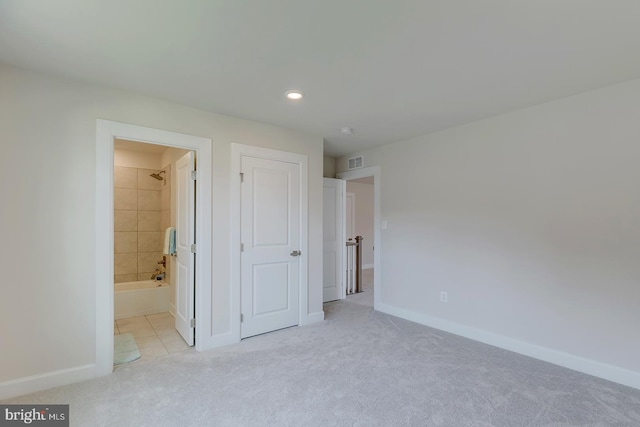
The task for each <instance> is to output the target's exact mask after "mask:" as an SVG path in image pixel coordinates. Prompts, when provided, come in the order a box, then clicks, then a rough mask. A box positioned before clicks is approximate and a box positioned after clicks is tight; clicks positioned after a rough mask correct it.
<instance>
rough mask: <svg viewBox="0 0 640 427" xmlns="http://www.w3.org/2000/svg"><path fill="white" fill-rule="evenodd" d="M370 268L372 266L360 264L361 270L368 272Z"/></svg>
mask: <svg viewBox="0 0 640 427" xmlns="http://www.w3.org/2000/svg"><path fill="white" fill-rule="evenodd" d="M370 268H373V264H362V269H363V270H369V269H370Z"/></svg>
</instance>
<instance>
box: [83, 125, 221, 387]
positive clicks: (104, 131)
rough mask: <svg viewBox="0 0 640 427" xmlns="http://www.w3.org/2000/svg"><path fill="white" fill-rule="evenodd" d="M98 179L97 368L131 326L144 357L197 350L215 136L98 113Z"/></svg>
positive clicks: (105, 369)
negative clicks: (147, 125)
mask: <svg viewBox="0 0 640 427" xmlns="http://www.w3.org/2000/svg"><path fill="white" fill-rule="evenodd" d="M196 160H197V162H198V164H197V170H196ZM96 187H97V188H96V189H97V192H96V194H97V200H96V225H97V226H96V353H97V363H96V371H97V373H98V375H100V374H102V375H105V374H108V373H110V372H111V371H112V370H113V363H114V341H118V342H119V341H120V340H117V339H116V338H117V337H118V336H119V335H124V334H131V336H132V337H133V339H134V343H135V345H134V347H137V348H138V350H140V353H142V356H143V358H145V354H146V356H147V358H153V357H158V356H162V355H164V354H168V353H172V352H176V351H182V350H184V349H188V348H189V347H191V346H193V345H194V344H195V347H196V350H198V349H201V347H202V345H203V342H205V344H206V338H207V337H206V334H203V333H202V332H203V331H204V329H205V328H202V331H199V330H198V329H196V328H195V325H196V322H195V320H196V316H195V315H196V313H198V320H201V319H202V320H203V325H206V324H207V319H208V318H210V317H211V313H210V310H209V311H207V310H206V309H200V310H198V307H201V306H202V307H206V304H205V303H204V302H203V299H205V300H204V301H206V296H207V295H210V292H211V289H210V286H211V271H210V268H209V269H208V268H206V266H207V265H208V266H210V263H211V140H210V139H208V138H201V137H196V136H190V135H184V134H178V133H174V132H168V131H162V130H158V129H151V128H145V127H141V126H135V125H129V124H124V123H118V122H111V121H106V120H98V121H97V140H96ZM196 200H197V204H196V203H195V202H196ZM174 230H175V231H174ZM200 337H202V339H200ZM124 347H125V349H126V347H129V345H128V344H127V343H125V345H124ZM128 357H129V358H131V356H130V355H129V356H128ZM133 357H135V355H134V356H133ZM125 359H126V358H125Z"/></svg>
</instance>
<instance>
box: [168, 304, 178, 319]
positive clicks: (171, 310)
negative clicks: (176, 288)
mask: <svg viewBox="0 0 640 427" xmlns="http://www.w3.org/2000/svg"><path fill="white" fill-rule="evenodd" d="M169 314H171V315H172V316H173V317H174V318H175V317H176V305H175V304H174V303H172V302H170V303H169Z"/></svg>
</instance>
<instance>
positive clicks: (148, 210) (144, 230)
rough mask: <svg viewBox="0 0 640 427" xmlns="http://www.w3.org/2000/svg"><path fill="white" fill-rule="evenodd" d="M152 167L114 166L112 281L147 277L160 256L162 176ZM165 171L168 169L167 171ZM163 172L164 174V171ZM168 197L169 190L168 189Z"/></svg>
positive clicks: (163, 207)
mask: <svg viewBox="0 0 640 427" xmlns="http://www.w3.org/2000/svg"><path fill="white" fill-rule="evenodd" d="M157 172H158V171H157V170H154V169H141V168H133V167H124V166H115V167H114V233H115V234H114V281H115V283H121V282H130V281H136V280H149V279H150V278H151V275H152V274H153V272H154V271H155V269H156V268H159V267H161V266H159V265H158V261H160V260H162V246H163V244H164V229H165V228H166V227H164V224H163V214H164V210H165V209H168V208H169V205H167V206H166V207H165V206H163V204H162V201H163V200H164V197H163V192H167V191H169V192H170V191H171V190H170V186H169V185H166V183H167V182H168V180H167V179H165V180H162V181H160V180H157V179H155V178H152V177H151V176H150V175H151V174H152V173H157ZM167 173H168V171H167ZM165 175H166V174H165ZM169 198H170V193H169Z"/></svg>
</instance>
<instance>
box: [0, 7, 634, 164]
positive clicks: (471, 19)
mask: <svg viewBox="0 0 640 427" xmlns="http://www.w3.org/2000/svg"><path fill="white" fill-rule="evenodd" d="M0 61H2V62H7V63H10V64H14V65H18V66H21V67H26V68H30V69H36V70H42V71H45V72H50V73H55V74H60V75H65V76H70V77H73V78H78V79H82V80H85V81H90V82H96V83H99V84H103V85H107V86H111V87H118V88H123V89H128V90H133V91H137V92H142V93H145V94H149V95H153V96H157V97H160V98H164V99H168V100H172V101H175V102H179V103H183V104H187V105H191V106H194V107H198V108H202V109H205V110H209V111H212V112H216V113H221V114H227V115H231V116H237V117H242V118H246V119H251V120H257V121H261V122H266V123H272V124H275V125H279V126H284V127H288V128H291V129H297V130H300V131H303V132H307V133H312V134H316V135H319V136H322V137H323V138H324V139H325V151H326V153H327V154H330V155H341V154H347V153H352V152H354V151H357V150H360V149H363V148H367V147H373V146H379V145H383V144H386V143H390V142H394V141H397V140H400V139H404V138H407V137H411V136H415V135H419V134H423V133H428V132H433V131H436V130H439V129H443V128H447V127H451V126H455V125H458V124H462V123H467V122H470V121H473V120H477V119H479V118H482V117H487V116H491V115H496V114H499V113H503V112H507V111H511V110H514V109H518V108H522V107H525V106H528V105H533V104H537V103H540V102H544V101H546V100H550V99H555V98H560V97H564V96H567V95H571V94H575V93H579V92H582V91H585V90H589V89H594V88H598V87H602V86H606V85H610V84H614V83H618V82H622V81H625V80H630V79H634V78H638V77H640V1H638V0H535V1H531V0H529V1H518V0H439V1H434V0H393V1H392V0H269V1H265V0H188V1H184V0H165V1H157V0H135V1H131V0H127V1H124V0H102V1H100V0H97V1H86V0H56V1H39V0H0ZM289 89H300V90H302V91H303V92H304V93H305V98H304V99H303V100H302V101H300V102H298V103H292V102H290V101H286V100H285V99H284V97H283V94H284V92H285V91H287V90H289ZM343 126H349V127H352V128H354V134H353V135H350V136H343V135H341V134H340V132H339V130H340V128H341V127H343Z"/></svg>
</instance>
